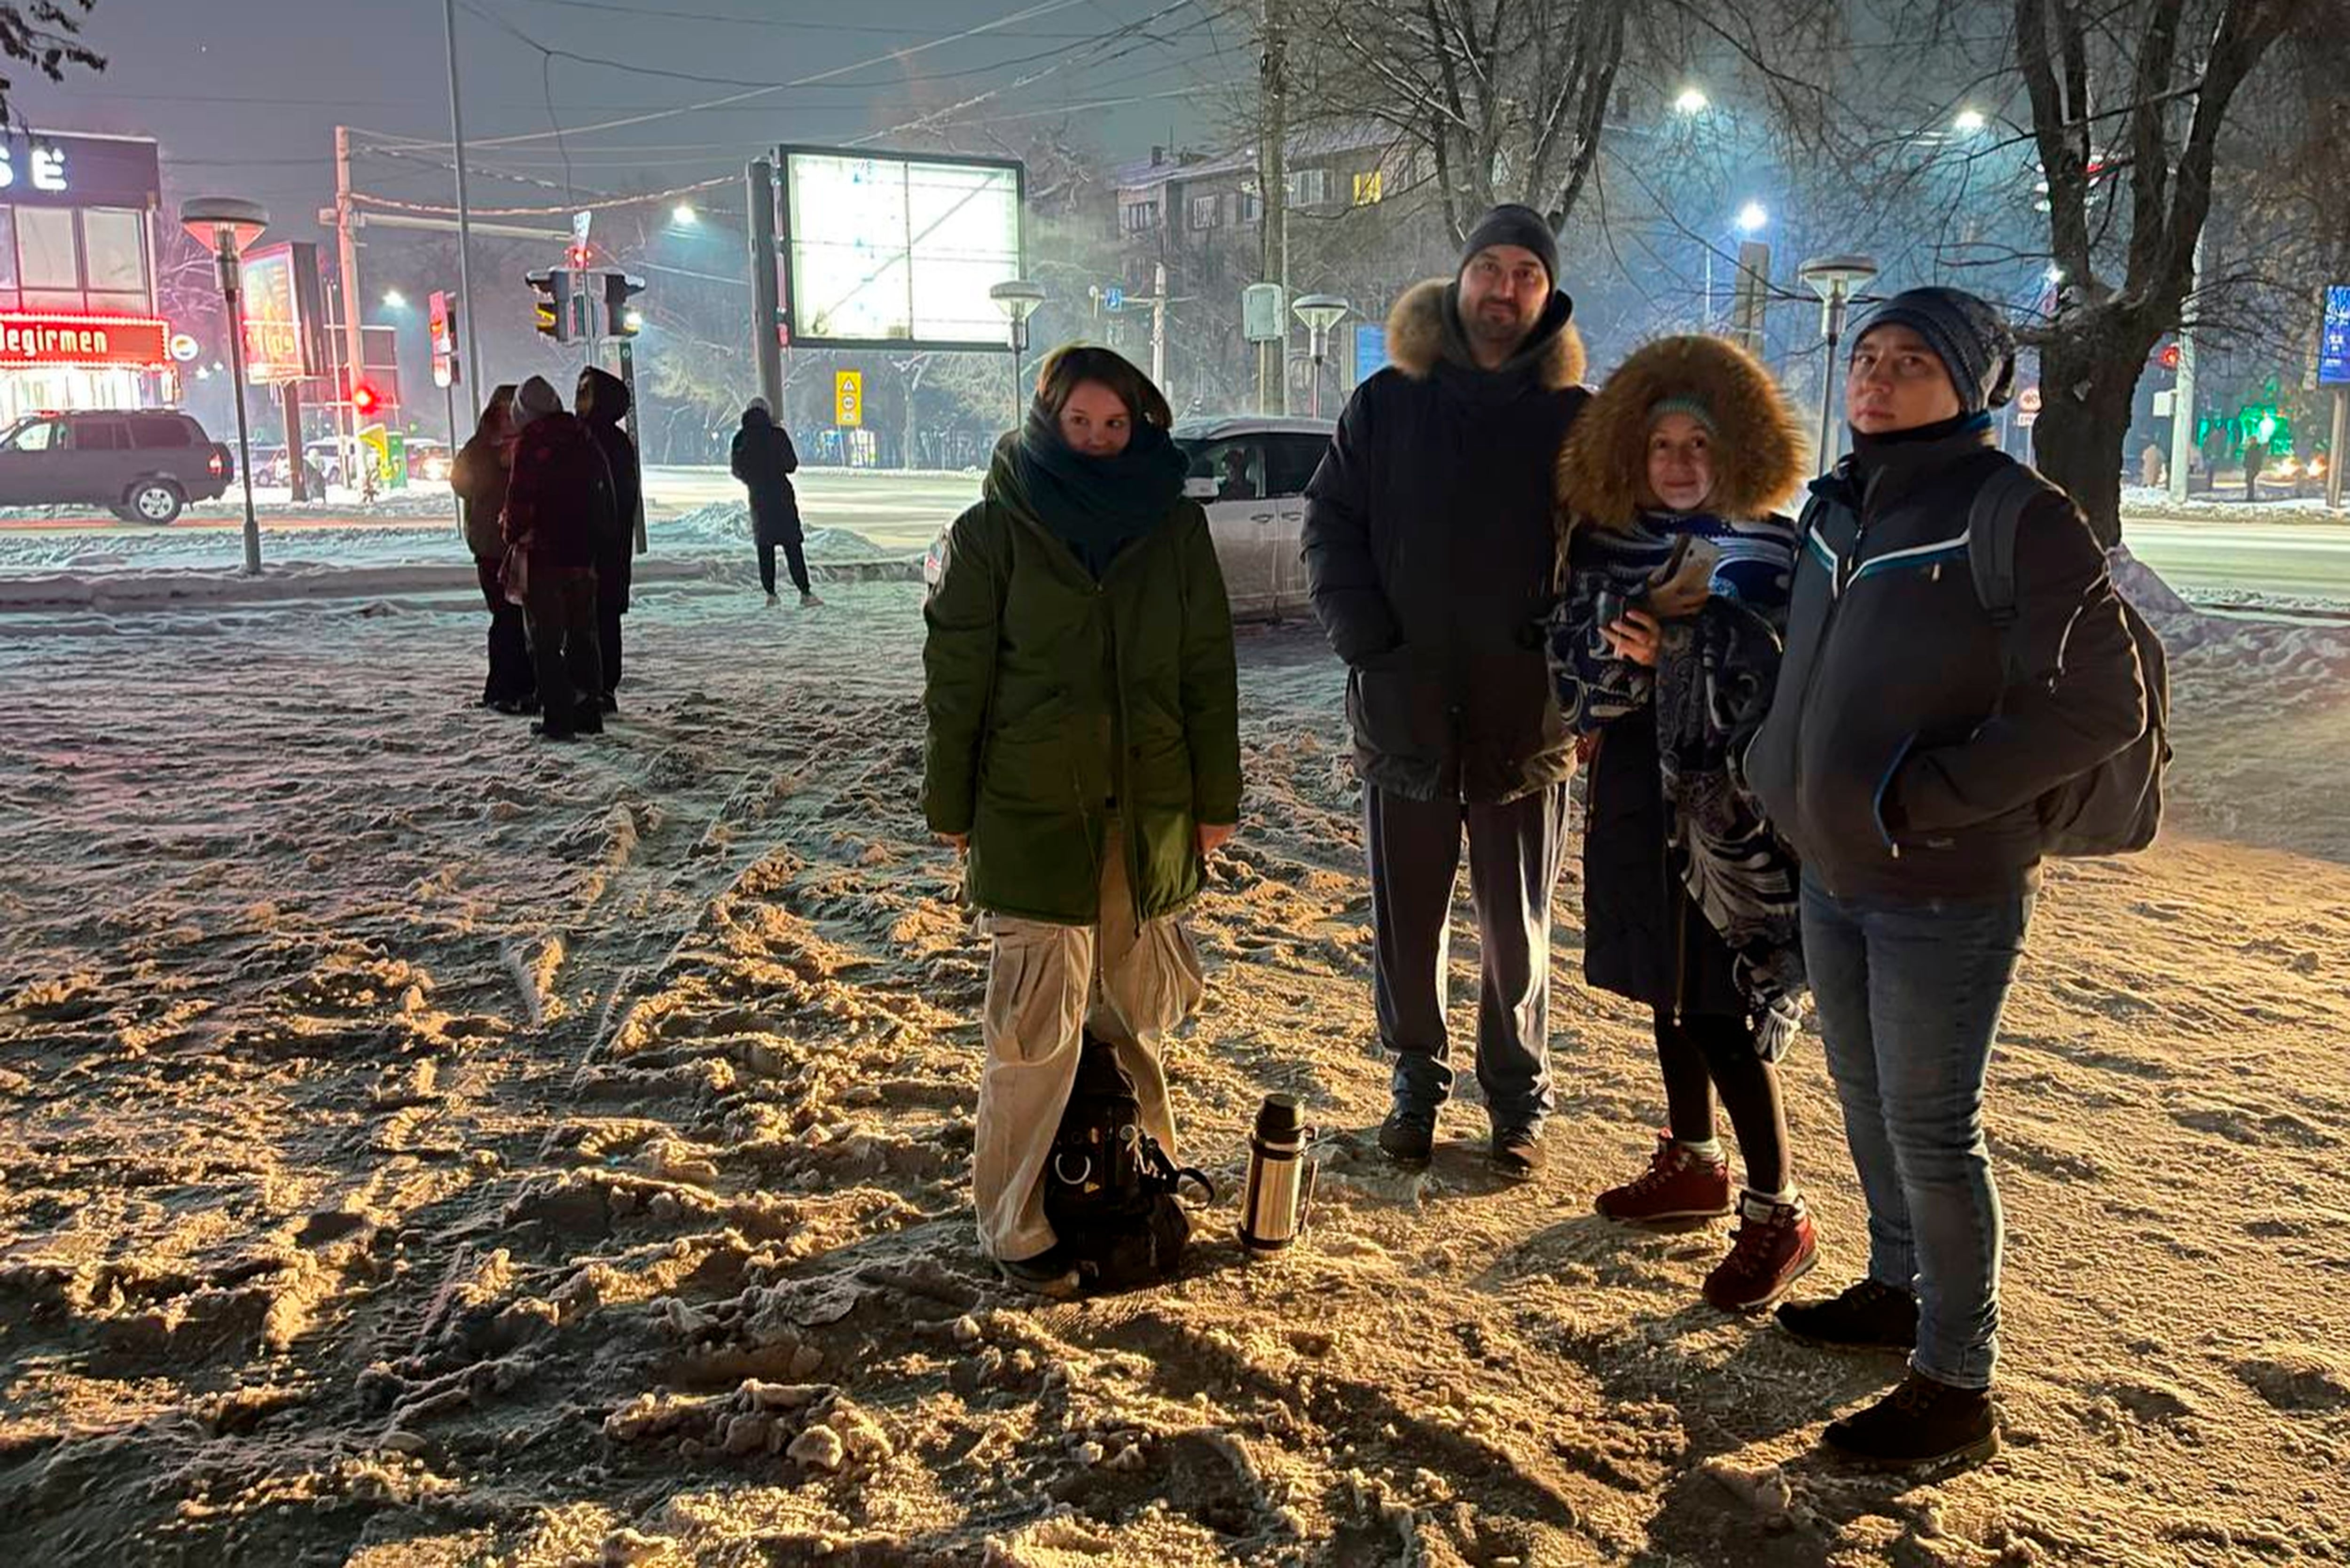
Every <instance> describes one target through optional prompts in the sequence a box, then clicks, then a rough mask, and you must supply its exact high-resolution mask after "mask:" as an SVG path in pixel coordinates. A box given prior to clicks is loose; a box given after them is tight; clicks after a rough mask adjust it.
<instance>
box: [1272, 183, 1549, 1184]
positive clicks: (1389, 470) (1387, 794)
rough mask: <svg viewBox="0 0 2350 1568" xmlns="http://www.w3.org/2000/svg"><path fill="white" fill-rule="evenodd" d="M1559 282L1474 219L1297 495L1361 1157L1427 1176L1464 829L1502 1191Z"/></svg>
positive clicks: (1537, 844) (1537, 1111)
mask: <svg viewBox="0 0 2350 1568" xmlns="http://www.w3.org/2000/svg"><path fill="white" fill-rule="evenodd" d="M1557 271H1558V246H1557V242H1556V240H1555V237H1554V236H1553V235H1552V234H1551V231H1550V227H1549V225H1548V224H1547V223H1544V221H1543V219H1542V217H1541V216H1540V215H1539V214H1537V213H1534V212H1532V211H1531V210H1529V209H1527V208H1524V207H1517V206H1505V207H1497V208H1495V209H1494V210H1493V211H1492V212H1491V213H1487V214H1486V215H1485V217H1484V218H1483V219H1482V221H1481V222H1480V223H1478V225H1477V227H1476V228H1475V229H1474V230H1473V231H1472V232H1471V234H1470V236H1469V242H1468V244H1467V246H1466V248H1465V249H1464V250H1463V252H1462V255H1461V270H1460V272H1459V274H1458V275H1456V276H1455V277H1452V278H1451V279H1444V278H1439V279H1435V280H1433V281H1431V282H1428V283H1423V284H1421V285H1419V286H1418V287H1416V288H1414V289H1412V290H1410V291H1409V293H1407V294H1406V295H1405V296H1403V298H1402V299H1401V300H1399V302H1398V303H1397V305H1396V307H1395V310H1394V312H1393V313H1392V314H1391V315H1390V316H1389V317H1388V361H1389V364H1388V369H1384V370H1381V371H1380V372H1379V373H1378V374H1377V375H1375V376H1373V377H1372V378H1371V379H1369V380H1367V381H1366V382H1364V383H1363V385H1362V386H1360V387H1358V388H1357V389H1356V391H1355V395H1354V397H1353V398H1352V399H1351V400H1348V402H1347V411H1346V413H1345V414H1344V415H1343V416H1341V418H1340V419H1339V421H1338V430H1337V434H1336V437H1335V438H1334V439H1333V441H1332V442H1331V447H1330V452H1329V454H1328V455H1327V456H1326V457H1325V458H1324V459H1323V461H1322V466H1321V468H1320V470H1319V471H1318V472H1315V475H1314V479H1313V482H1312V483H1309V484H1308V485H1307V486H1306V488H1305V494H1306V512H1305V565H1306V570H1307V573H1308V576H1309V577H1310V579H1311V582H1312V587H1313V596H1314V608H1315V614H1316V615H1318V616H1319V617H1320V618H1321V621H1322V627H1323V630H1324V631H1325V633H1326V635H1327V636H1328V638H1329V640H1330V646H1331V648H1332V649H1334V650H1335V651H1336V653H1337V655H1338V657H1339V658H1340V659H1343V660H1345V661H1346V664H1347V718H1348V720H1349V721H1350V722H1351V723H1352V724H1353V727H1354V732H1355V762H1356V768H1357V772H1358V773H1359V774H1361V776H1362V781H1363V800H1364V825H1365V826H1364V843H1365V846H1366V847H1367V851H1368V854H1369V859H1370V875H1371V900H1372V901H1371V918H1372V923H1373V926H1374V928H1375V931H1376V935H1377V939H1378V950H1377V971H1376V981H1375V991H1376V1000H1377V1003H1378V1020H1379V1035H1380V1040H1381V1042H1382V1044H1385V1045H1386V1046H1387V1048H1388V1050H1390V1051H1392V1052H1394V1053H1395V1056H1396V1066H1395V1075H1394V1106H1393V1109H1392V1110H1391V1111H1390V1113H1389V1114H1388V1118H1387V1122H1386V1125H1385V1126H1383V1127H1381V1128H1380V1130H1379V1147H1381V1148H1382V1149H1383V1150H1384V1151H1386V1153H1387V1154H1388V1157H1389V1158H1393V1159H1395V1160H1397V1161H1398V1162H1399V1163H1402V1164H1405V1165H1420V1164H1424V1163H1426V1161H1427V1160H1428V1158H1429V1157H1430V1151H1431V1149H1432V1147H1433V1144H1434V1137H1435V1127H1436V1114H1437V1109H1438V1107H1439V1106H1441V1105H1442V1104H1443V1103H1444V1101H1445V1099H1446V1098H1447V1096H1449V1095H1450V1094H1451V1086H1452V1072H1451V1067H1450V1066H1449V1065H1448V1058H1449V1056H1450V1051H1449V1048H1448V1044H1447V1042H1446V1038H1445V1031H1444V1001H1445V969H1446V953H1445V949H1446V932H1447V929H1448V926H1449V923H1450V919H1451V905H1452V888H1453V880H1454V877H1456V876H1457V875H1458V871H1459V867H1460V861H1461V837H1462V835H1463V832H1464V830H1465V832H1466V834H1467V837H1468V840H1469V883H1470V892H1471V898H1472V899H1473V900H1474V903H1475V906H1476V912H1477V927H1478V933H1479V939H1478V945H1479V948H1480V950H1481V952H1482V961H1483V968H1484V977H1483V987H1482V992H1481V993H1480V996H1479V1005H1478V1025H1477V1080H1478V1083H1479V1085H1481V1086H1482V1088H1483V1090H1484V1093H1485V1101H1486V1105H1487V1107H1488V1110H1489V1113H1490V1115H1491V1116H1492V1158H1493V1162H1494V1164H1495V1166H1496V1167H1497V1168H1499V1169H1501V1170H1502V1171H1503V1172H1504V1173H1505V1174H1507V1175H1510V1176H1513V1177H1519V1178H1524V1177H1531V1176H1532V1175H1534V1172H1535V1170H1536V1169H1537V1168H1539V1167H1540V1164H1541V1160H1542V1153H1541V1146H1540V1143H1539V1141H1538V1135H1539V1133H1540V1130H1541V1127H1542V1124H1543V1121H1544V1118H1545V1117H1546V1116H1548V1115H1549V1112H1550V1108H1551V1086H1550V1051H1549V1032H1550V1022H1549V1003H1550V904H1551V892H1552V889H1553V888H1554V887H1555V884H1556V882H1557V880H1558V872H1559V864H1560V860H1561V857H1562V855H1563V851H1564V843H1565V819H1566V780H1567V778H1568V777H1569V775H1570V774H1572V773H1573V772H1574V769H1575V758H1574V748H1573V742H1572V741H1571V739H1570V737H1569V736H1568V734H1567V732H1566V728H1565V722H1563V721H1562V720H1561V718H1560V716H1559V711H1558V705H1557V701H1556V699H1555V697H1554V696H1553V694H1552V691H1551V684H1550V679H1549V673H1548V670H1547V669H1546V667H1545V665H1544V657H1543V652H1542V640H1541V638H1540V635H1539V632H1538V629H1537V628H1538V623H1539V622H1540V621H1541V619H1542V618H1543V616H1544V613H1545V612H1546V611H1547V609H1548V607H1549V606H1550V603H1551V600H1552V597H1553V596H1554V595H1555V592H1556V588H1557V578H1558V570H1559V567H1558V545H1557V533H1556V529H1555V526H1554V524H1553V521H1552V518H1553V508H1554V505H1555V496H1554V485H1555V471H1556V467H1557V463H1558V452H1559V447H1560V445H1561V443H1562V442H1563V441H1565V437H1566V431H1567V427H1568V425H1569V424H1570V423H1571V422H1572V421H1574V419H1575V413H1576V411H1577V410H1579V409H1581V407H1582V406H1583V402H1584V400H1585V397H1586V393H1585V391H1584V390H1583V389H1582V388H1581V387H1580V386H1578V385H1577V384H1576V383H1577V382H1578V381H1579V380H1580V379H1582V375H1583V365H1584V359H1583V344H1582V340H1581V339H1580V337H1577V335H1576V333H1575V328H1574V327H1573V326H1572V325H1570V323H1569V317H1571V316H1572V315H1573V314H1574V309H1575V306H1574V302H1573V301H1572V300H1570V299H1568V298H1567V296H1565V294H1563V293H1561V292H1559V290H1558V286H1557V282H1556V276H1557Z"/></svg>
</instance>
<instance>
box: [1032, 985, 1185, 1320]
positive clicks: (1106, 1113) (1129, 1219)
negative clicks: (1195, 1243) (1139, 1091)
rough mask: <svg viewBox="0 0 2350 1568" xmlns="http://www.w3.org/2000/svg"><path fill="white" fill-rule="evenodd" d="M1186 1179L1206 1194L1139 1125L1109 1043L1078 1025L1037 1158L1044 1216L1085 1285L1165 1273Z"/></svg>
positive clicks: (1122, 1284) (1173, 1251) (1180, 1230)
mask: <svg viewBox="0 0 2350 1568" xmlns="http://www.w3.org/2000/svg"><path fill="white" fill-rule="evenodd" d="M1187 1181H1188V1182H1192V1183H1195V1184H1196V1185H1197V1186H1198V1187H1199V1189H1201V1191H1202V1192H1204V1193H1205V1194H1206V1198H1205V1199H1204V1200H1205V1201H1206V1202H1209V1203H1213V1202H1214V1201H1215V1199H1216V1189H1215V1186H1214V1184H1213V1183H1211V1182H1210V1181H1209V1179H1207V1177H1205V1176H1204V1175H1202V1174H1201V1173H1200V1172H1199V1171H1197V1170H1191V1169H1189V1168H1178V1167H1177V1166H1176V1164H1175V1162H1174V1161H1173V1160H1171V1159H1170V1158H1167V1151H1166V1150H1165V1149H1163V1148H1161V1147H1159V1140H1158V1139H1157V1138H1155V1137H1151V1136H1150V1135H1149V1133H1147V1132H1145V1131H1143V1130H1142V1106H1141V1102H1140V1101H1139V1100H1138V1099H1137V1098H1136V1097H1135V1093H1134V1080H1133V1079H1132V1078H1130V1077H1128V1076H1127V1074H1126V1069H1125V1068H1123V1067H1121V1066H1119V1065H1118V1052H1117V1050H1116V1048H1114V1047H1113V1046H1111V1045H1109V1044H1107V1043H1106V1042H1104V1041H1102V1040H1099V1039H1097V1038H1096V1037H1095V1036H1094V1034H1093V1033H1091V1032H1090V1031H1089V1032H1087V1034H1086V1036H1085V1044H1084V1045H1083V1047H1082V1048H1081V1050H1080V1052H1079V1054H1078V1057H1077V1081H1076V1085H1074V1086H1073V1087H1072V1088H1071V1089H1070V1091H1069V1103H1068V1106H1067V1108H1066V1109H1065V1110H1063V1111H1062V1113H1061V1127H1060V1130H1059V1131H1058V1132H1056V1133H1055V1134H1054V1136H1053V1152H1052V1156H1051V1158H1049V1159H1047V1160H1046V1161H1045V1222H1046V1223H1048V1224H1050V1225H1051V1226H1052V1227H1053V1234H1054V1235H1055V1236H1056V1237H1058V1238H1059V1240H1060V1243H1061V1246H1062V1247H1063V1249H1065V1250H1066V1251H1067V1252H1068V1253H1069V1255H1070V1256H1071V1257H1072V1258H1074V1259H1075V1260H1076V1262H1077V1263H1078V1264H1079V1265H1080V1267H1081V1268H1082V1269H1083V1271H1084V1272H1085V1274H1086V1275H1087V1282H1088V1283H1091V1284H1096V1285H1099V1286H1102V1287H1104V1288H1107V1289H1110V1290H1123V1289H1127V1288H1128V1287H1130V1286H1134V1285H1140V1284H1148V1283H1149V1282H1152V1281H1154V1280H1162V1279H1165V1278H1167V1277H1168V1276H1169V1275H1170V1274H1172V1273H1173V1272H1175V1266H1176V1264H1177V1263H1178V1262H1180V1260H1181V1258H1182V1255H1183V1246H1184V1243H1185V1242H1186V1241H1189V1240H1190V1239H1191V1217H1190V1215H1189V1214H1188V1213H1186V1212H1185V1206H1184V1204H1183V1203H1182V1201H1181V1199H1180V1190H1181V1188H1182V1186H1183V1184H1184V1183H1185V1182H1187Z"/></svg>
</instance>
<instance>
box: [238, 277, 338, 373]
mask: <svg viewBox="0 0 2350 1568" xmlns="http://www.w3.org/2000/svg"><path fill="white" fill-rule="evenodd" d="M238 270H239V276H240V278H241V282H240V283H239V285H238V287H239V289H240V290H241V291H242V293H243V295H244V379H246V380H248V381H250V382H252V383H253V384H254V385H255V386H273V385H276V384H278V383H280V382H285V381H304V380H307V379H310V378H311V377H314V376H317V375H319V374H321V373H323V372H324V371H325V369H326V366H325V363H324V362H323V360H322V359H321V358H320V356H319V353H318V321H319V316H320V311H319V306H318V298H319V295H318V247H317V246H316V245H314V244H308V243H307V242H303V241H295V242H292V243H289V244H276V245H264V246H263V247H261V248H260V249H259V250H255V251H247V252H246V253H245V254H244V261H243V262H242V263H241V264H240V265H239V269H238Z"/></svg>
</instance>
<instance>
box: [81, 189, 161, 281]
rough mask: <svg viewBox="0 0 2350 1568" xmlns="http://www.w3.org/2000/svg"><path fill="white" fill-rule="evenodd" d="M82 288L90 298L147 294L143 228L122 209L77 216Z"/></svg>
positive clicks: (89, 210) (92, 209)
mask: <svg viewBox="0 0 2350 1568" xmlns="http://www.w3.org/2000/svg"><path fill="white" fill-rule="evenodd" d="M81 249H82V259H83V262H84V264H85V265H86V266H87V267H88V277H87V278H86V279H85V280H84V286H85V287H87V288H88V290H89V291H90V293H92V294H116V295H130V296H138V297H139V298H140V299H141V300H143V299H144V298H145V297H146V294H147V225H146V224H145V223H141V222H140V214H139V213H134V212H131V211H130V210H128V209H126V208H112V207H89V208H85V209H84V210H83V212H82V215H81Z"/></svg>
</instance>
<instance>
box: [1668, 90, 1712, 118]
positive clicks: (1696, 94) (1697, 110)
mask: <svg viewBox="0 0 2350 1568" xmlns="http://www.w3.org/2000/svg"><path fill="white" fill-rule="evenodd" d="M1710 107H1711V99H1708V98H1707V97H1706V96H1705V94H1703V93H1701V92H1700V91H1698V89H1697V88H1682V89H1681V96H1680V97H1679V98H1677V99H1673V112H1674V113H1676V114H1703V113H1704V112H1705V111H1706V110H1707V109H1709V108H1710Z"/></svg>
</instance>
